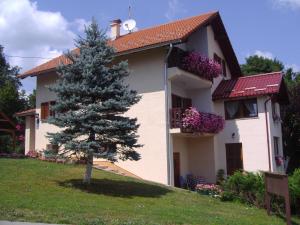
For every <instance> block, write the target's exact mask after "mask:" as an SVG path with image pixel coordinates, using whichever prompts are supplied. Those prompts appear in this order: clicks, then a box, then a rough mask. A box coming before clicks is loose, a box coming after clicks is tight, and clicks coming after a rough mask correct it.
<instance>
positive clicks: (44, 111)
mask: <svg viewBox="0 0 300 225" xmlns="http://www.w3.org/2000/svg"><path fill="white" fill-rule="evenodd" d="M48 117H49V102H43V103H42V104H41V120H46V119H48Z"/></svg>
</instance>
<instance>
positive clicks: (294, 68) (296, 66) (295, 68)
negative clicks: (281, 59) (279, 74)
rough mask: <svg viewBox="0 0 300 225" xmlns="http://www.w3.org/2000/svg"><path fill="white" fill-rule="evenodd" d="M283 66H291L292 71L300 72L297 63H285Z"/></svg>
mask: <svg viewBox="0 0 300 225" xmlns="http://www.w3.org/2000/svg"><path fill="white" fill-rule="evenodd" d="M285 68H292V69H293V71H294V72H300V66H299V65H297V64H286V65H285Z"/></svg>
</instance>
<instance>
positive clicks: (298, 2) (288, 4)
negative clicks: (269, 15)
mask: <svg viewBox="0 0 300 225" xmlns="http://www.w3.org/2000/svg"><path fill="white" fill-rule="evenodd" d="M272 1H273V4H274V6H275V7H277V8H289V9H293V10H296V9H300V0H272Z"/></svg>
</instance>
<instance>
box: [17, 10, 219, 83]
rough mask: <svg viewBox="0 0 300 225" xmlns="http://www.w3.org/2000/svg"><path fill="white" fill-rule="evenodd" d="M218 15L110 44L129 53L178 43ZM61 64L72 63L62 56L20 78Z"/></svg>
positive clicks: (191, 18)
mask: <svg viewBox="0 0 300 225" xmlns="http://www.w3.org/2000/svg"><path fill="white" fill-rule="evenodd" d="M217 15H219V13H218V12H211V13H206V14H202V15H199V16H194V17H190V18H187V19H182V20H178V21H175V22H171V23H167V24H162V25H159V26H155V27H151V28H148V29H143V30H140V31H136V32H132V33H130V34H126V35H123V36H120V37H119V38H117V39H116V40H113V41H109V43H108V44H109V45H111V46H113V47H114V48H115V49H116V52H117V53H126V52H128V51H132V50H136V49H139V48H144V47H151V46H156V45H158V44H160V45H163V44H168V43H172V42H177V41H178V42H180V41H184V40H185V39H187V38H188V37H189V35H190V34H191V33H193V32H194V31H195V30H196V29H198V28H199V27H201V26H203V25H205V24H207V23H208V21H209V20H210V19H212V18H214V17H215V16H217ZM76 50H77V49H75V51H76ZM77 51H78V50H77ZM60 63H64V64H66V63H70V62H69V60H68V59H66V57H64V56H63V55H62V56H59V57H57V58H54V59H52V60H50V61H48V62H46V63H44V64H42V65H39V66H37V67H35V68H33V69H31V70H29V71H26V72H25V73H23V74H21V75H19V76H18V77H19V78H25V77H27V76H35V75H37V74H41V73H45V72H47V71H50V70H53V69H55V68H56V67H57V66H58V65H59V64H60Z"/></svg>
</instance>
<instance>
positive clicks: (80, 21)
mask: <svg viewBox="0 0 300 225" xmlns="http://www.w3.org/2000/svg"><path fill="white" fill-rule="evenodd" d="M91 23H92V21H87V20H85V19H82V18H78V19H75V21H74V23H73V24H74V25H75V26H76V28H77V31H78V32H80V33H82V32H84V28H85V27H86V26H89V25H90V24H91Z"/></svg>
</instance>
